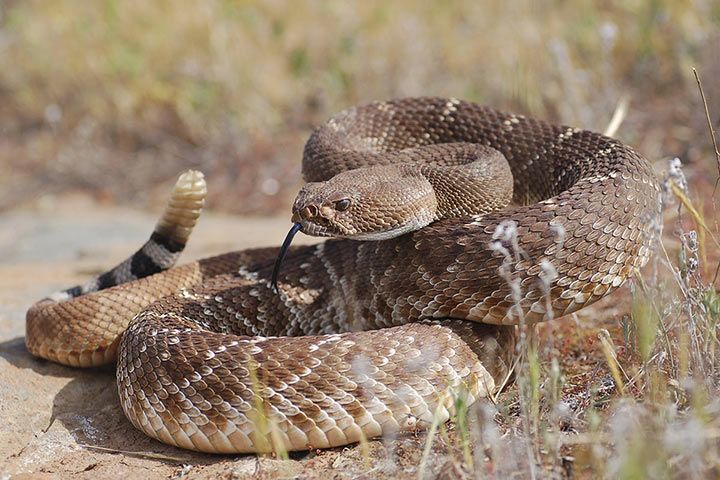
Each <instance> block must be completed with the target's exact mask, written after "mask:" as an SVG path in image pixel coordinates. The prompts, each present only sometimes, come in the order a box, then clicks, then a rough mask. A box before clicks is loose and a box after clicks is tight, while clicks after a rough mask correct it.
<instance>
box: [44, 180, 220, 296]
mask: <svg viewBox="0 0 720 480" xmlns="http://www.w3.org/2000/svg"><path fill="white" fill-rule="evenodd" d="M206 196H207V186H206V184H205V177H204V176H203V174H202V172H199V171H197V170H188V171H186V172H184V173H183V174H182V175H180V177H179V178H178V180H177V182H176V183H175V186H174V187H173V190H172V192H171V194H170V199H169V200H168V203H167V206H166V207H165V211H164V212H163V214H162V216H161V217H160V220H158V222H157V224H156V225H155V229H154V230H153V233H152V235H150V239H149V240H148V241H147V242H145V244H144V245H143V246H142V247H141V248H140V249H139V250H138V251H137V252H135V253H133V254H132V255H131V256H130V257H128V258H127V259H126V260H124V261H123V262H121V263H120V264H118V265H117V266H116V267H114V268H112V269H110V270H108V271H107V272H105V273H102V274H100V275H98V276H97V277H95V278H93V279H91V280H89V281H88V282H87V283H85V284H83V285H77V286H75V287H71V288H68V289H65V290H62V291H60V292H56V293H54V294H52V295H50V296H49V297H48V298H49V299H50V300H53V301H55V302H62V301H66V300H70V299H72V298H75V297H79V296H81V295H85V294H86V293H91V292H97V291H99V290H103V289H105V288H110V287H113V286H115V285H119V284H121V283H125V282H129V281H132V280H137V279H139V278H143V277H147V276H149V275H153V274H155V273H158V272H161V271H163V270H167V269H168V268H170V267H172V266H173V265H174V264H175V262H176V261H177V259H178V257H180V254H181V253H182V251H183V249H184V248H185V245H186V243H187V240H188V237H190V233H191V232H192V230H193V227H194V226H195V223H196V222H197V219H198V217H199V216H200V213H201V212H202V208H203V206H204V205H205V197H206Z"/></svg>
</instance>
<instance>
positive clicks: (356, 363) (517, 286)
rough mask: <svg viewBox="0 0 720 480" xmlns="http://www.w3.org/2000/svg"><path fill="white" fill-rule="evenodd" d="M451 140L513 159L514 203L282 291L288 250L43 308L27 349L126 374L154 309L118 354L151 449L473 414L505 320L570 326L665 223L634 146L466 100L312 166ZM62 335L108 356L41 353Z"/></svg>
mask: <svg viewBox="0 0 720 480" xmlns="http://www.w3.org/2000/svg"><path fill="white" fill-rule="evenodd" d="M447 142H466V143H479V144H481V145H486V146H490V147H492V148H494V149H496V150H498V151H499V152H501V153H502V154H503V155H504V156H505V158H506V159H507V161H508V163H509V165H510V168H511V169H512V173H513V177H514V194H513V202H514V205H513V206H510V207H507V208H504V209H502V210H500V211H497V212H491V213H488V214H486V215H484V216H476V217H462V218H448V219H443V220H440V221H437V222H435V223H433V224H431V225H429V226H427V227H425V228H422V229H420V230H418V231H415V232H412V233H409V234H406V235H402V236H400V237H396V238H392V239H388V240H383V241H372V242H362V241H354V240H329V241H327V242H326V243H324V244H320V245H316V246H303V247H296V248H294V249H292V250H291V251H290V252H289V253H288V255H287V257H286V259H285V263H284V265H283V269H282V272H281V274H280V277H279V289H280V292H279V295H275V294H274V293H273V292H272V290H271V288H270V275H271V272H272V266H273V262H274V260H275V256H276V254H277V249H261V250H248V251H243V252H236V253H230V254H226V255H223V256H220V257H215V258H211V259H206V260H201V261H199V262H196V263H193V264H190V265H186V266H183V267H179V268H174V269H170V270H168V271H166V272H163V273H160V274H156V275H153V276H151V277H148V278H145V279H142V280H138V281H135V282H131V283H127V284H123V285H119V286H116V287H112V288H109V289H107V290H103V291H100V292H95V293H90V294H87V295H83V296H80V297H78V298H75V299H73V300H70V301H66V302H63V303H52V302H50V303H48V302H49V301H44V302H41V303H39V304H37V305H36V306H34V307H33V308H31V310H30V311H29V312H28V333H27V335H28V337H29V338H33V340H29V341H28V348H30V349H31V351H32V352H33V353H34V354H37V355H41V356H45V357H46V358H51V359H53V360H55V361H60V362H61V363H68V364H82V365H91V364H94V363H98V362H97V360H105V361H108V360H111V359H112V358H114V356H115V355H114V353H115V347H116V346H117V344H118V340H117V335H118V334H119V332H121V331H122V330H124V329H125V328H126V326H127V325H128V323H130V322H131V319H132V318H133V316H135V314H137V317H136V318H135V319H134V320H132V322H131V323H130V325H129V327H127V331H126V332H125V334H124V335H123V336H122V340H120V341H119V345H120V346H119V351H118V354H117V374H118V389H119V392H120V398H121V403H122V406H123V409H124V411H125V413H126V415H127V416H128V418H129V419H130V421H131V422H132V423H133V424H134V425H135V426H136V427H138V428H139V429H141V430H142V431H144V432H145V433H147V434H148V435H150V436H152V437H154V438H157V439H159V440H161V441H163V442H166V443H169V444H172V445H177V446H179V447H183V448H189V449H194V450H200V451H207V452H255V451H264V450H271V449H278V448H285V449H288V450H302V449H307V448H322V447H329V446H338V445H343V444H346V443H349V442H353V441H357V440H359V439H361V438H363V437H372V436H376V435H383V434H387V433H390V432H394V431H398V430H412V429H416V428H420V427H423V426H425V425H427V424H428V423H429V422H431V421H432V418H433V415H434V414H435V415H437V416H438V417H439V418H440V419H446V418H448V416H449V415H450V414H451V413H452V395H453V393H455V394H456V393H457V391H458V389H459V388H461V387H462V388H463V389H465V390H466V391H467V392H468V395H469V398H470V400H471V401H472V400H473V399H476V398H479V397H482V396H485V395H487V394H488V393H489V392H491V391H492V390H493V389H494V388H495V385H496V382H495V380H496V379H497V378H498V377H499V376H500V375H502V374H503V373H504V372H506V371H507V360H506V359H507V358H508V355H509V354H510V353H511V351H512V344H513V334H512V332H513V330H512V327H508V326H504V325H515V324H518V323H519V322H520V321H521V320H522V319H524V320H525V321H541V320H545V319H548V318H551V317H559V316H562V315H565V314H567V313H570V312H573V311H576V310H578V309H579V308H582V307H583V306H585V305H588V304H590V303H592V302H594V301H596V300H598V299H599V298H601V297H603V296H604V295H607V294H608V293H609V292H610V291H612V290H614V289H615V288H617V287H618V286H620V285H621V284H622V283H623V281H624V280H625V279H626V278H627V277H628V276H630V275H632V274H633V273H634V272H635V271H636V270H637V269H638V268H640V267H641V266H643V265H644V264H645V263H646V262H647V260H648V257H649V255H650V250H651V246H652V242H653V239H654V237H655V235H656V231H657V225H658V222H659V214H660V203H659V187H658V184H657V181H656V179H655V176H654V174H653V171H652V169H651V167H650V165H649V164H648V162H647V161H646V160H645V159H643V158H642V157H641V156H640V155H638V154H637V153H636V152H634V151H633V150H632V149H631V148H629V147H627V146H625V145H623V144H621V143H620V142H618V141H616V140H613V139H610V138H606V137H603V136H601V135H599V134H595V133H592V132H588V131H583V130H577V129H572V128H567V127H563V126H558V125H551V124H548V123H545V122H542V121H538V120H533V119H529V118H524V117H521V116H515V115H510V114H506V113H501V112H497V111H495V110H491V109H488V108H485V107H481V106H478V105H475V104H471V103H466V102H461V101H457V100H454V99H437V98H417V99H404V100H394V101H390V102H382V103H374V104H370V105H367V106H363V107H358V108H354V109H351V110H348V111H346V112H343V113H341V114H339V115H337V116H336V117H334V118H333V119H331V120H330V121H329V122H328V123H327V124H326V125H324V126H322V127H320V128H319V129H318V130H317V131H316V132H315V133H314V134H313V136H312V137H311V138H310V140H309V141H308V143H307V145H306V149H305V156H304V160H303V164H304V169H305V173H306V175H307V176H308V177H309V178H320V175H316V174H314V173H313V172H314V171H315V170H319V171H322V172H324V175H326V176H328V177H329V176H332V175H333V174H335V173H339V172H340V171H344V170H346V169H348V168H352V167H354V166H356V165H358V164H360V165H363V164H366V163H367V162H368V161H369V157H370V156H372V157H373V158H374V159H377V158H380V159H381V161H382V158H384V157H383V156H382V155H380V156H379V157H378V156H377V155H372V153H374V152H378V151H383V150H386V149H398V148H410V147H415V146H419V145H420V146H421V145H425V144H427V143H447ZM178 289H180V291H179V293H174V294H171V292H173V291H177V290H178ZM155 300H156V301H155ZM153 301H154V303H151V302H153ZM453 319H457V320H453ZM422 320H436V321H437V324H426V323H422V322H419V321H422ZM458 320H464V321H458ZM468 320H470V321H468ZM53 324H58V325H62V327H59V328H62V329H66V330H68V329H69V330H73V329H74V330H75V331H77V332H78V334H80V335H82V332H83V331H89V332H103V333H102V334H99V335H96V337H102V338H101V340H102V342H100V344H99V345H94V343H95V340H94V337H93V339H86V340H84V341H81V340H78V341H77V344H75V345H73V346H70V347H69V348H68V346H67V345H65V344H63V345H52V342H53V339H49V340H44V341H43V342H44V343H43V342H40V343H42V344H43V345H45V346H44V347H43V348H34V347H31V345H36V342H35V340H34V337H36V336H42V335H43V334H45V333H47V330H46V329H47V328H51V326H52V325H53ZM488 324H495V325H488ZM68 325H71V326H68ZM78 325H83V326H82V327H81V326H78ZM111 325H112V326H111ZM44 327H45V328H46V329H44ZM106 331H109V332H110V333H104V332H106ZM48 345H50V346H48ZM63 349H64V350H63ZM94 349H98V350H99V351H101V352H102V354H101V355H97V356H96V355H95V354H94V353H92V352H93V351H94Z"/></svg>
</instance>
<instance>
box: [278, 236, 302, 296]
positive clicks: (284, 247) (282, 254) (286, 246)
mask: <svg viewBox="0 0 720 480" xmlns="http://www.w3.org/2000/svg"><path fill="white" fill-rule="evenodd" d="M301 229H302V225H301V224H299V223H293V225H292V227H290V231H289V232H288V233H287V235H286V236H285V241H284V242H283V244H282V247H280V252H278V257H277V260H275V267H274V268H273V272H272V278H271V279H270V285H271V286H272V289H273V291H274V292H275V293H278V288H277V279H278V274H279V273H280V265H281V264H282V261H283V258H285V254H286V253H287V251H288V249H289V248H290V243H292V240H293V237H294V236H295V234H296V233H297V232H299V231H300V230H301Z"/></svg>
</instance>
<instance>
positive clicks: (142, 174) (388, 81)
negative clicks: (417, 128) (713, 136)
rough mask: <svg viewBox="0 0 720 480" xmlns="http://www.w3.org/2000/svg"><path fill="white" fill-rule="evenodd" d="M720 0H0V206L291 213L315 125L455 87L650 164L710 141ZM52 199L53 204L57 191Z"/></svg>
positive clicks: (719, 58)
mask: <svg viewBox="0 0 720 480" xmlns="http://www.w3.org/2000/svg"><path fill="white" fill-rule="evenodd" d="M719 26H720V2H717V1H716V0H695V1H683V0H617V1H615V0H577V1H567V0H517V1H515V0H514V1H491V2H464V1H456V0H451V1H444V2H415V1H411V0H399V1H393V2H387V1H364V2H331V1H319V0H318V1H297V2H285V1H280V0H268V1H262V2H259V1H257V2H256V1H229V0H207V1H202V2H194V1H169V0H167V1H161V0H160V1H158V0H156V1H151V2H147V1H141V0H102V1H99V0H98V1H91V2H84V1H75V0H4V1H3V0H0V169H2V175H0V210H1V209H8V208H11V207H13V206H16V205H19V204H24V203H27V202H32V201H35V200H36V199H38V198H40V197H41V196H44V197H47V198H55V196H56V195H58V194H62V193H67V192H77V191H85V192H90V193H91V194H92V195H94V196H95V197H96V199H97V200H99V201H107V202H119V203H123V204H128V205H132V206H136V207H144V206H151V205H152V206H155V205H156V204H158V203H161V202H162V201H163V199H164V195H165V193H166V190H167V188H168V184H169V181H170V179H171V178H174V177H175V176H176V175H177V174H178V173H179V172H180V171H181V170H183V169H185V168H188V167H195V168H200V169H202V170H203V171H205V173H206V174H207V175H208V177H209V184H210V191H211V197H210V202H211V203H210V205H211V207H212V208H215V209H224V210H228V211H234V212H238V213H244V214H266V213H273V212H283V213H284V212H286V211H287V210H288V209H289V205H290V203H291V199H292V197H293V196H294V193H295V192H296V190H297V188H298V186H299V184H300V174H299V168H300V158H301V153H302V145H303V143H304V141H305V140H306V138H307V136H308V135H309V133H310V132H311V130H312V128H313V126H315V125H317V124H318V123H320V122H322V121H324V120H325V119H326V118H327V117H328V116H330V115H331V114H333V113H334V112H337V111H339V110H341V109H343V108H345V107H348V106H350V105H352V104H356V103H358V102H365V101H369V100H375V99H384V98H388V97H395V96H408V95H452V96H457V97H461V98H465V99H469V100H475V101H478V102H482V103H486V104H490V105H493V106H495V107H497V108H501V109H508V110H513V111H516V112H520V113H526V114H532V115H536V116H540V117H545V118H548V119H550V120H556V121H561V122H563V123H566V124H572V125H576V126H581V127H585V128H592V129H596V130H603V129H604V128H605V126H606V125H607V123H608V121H609V119H610V117H611V115H612V113H613V111H614V109H615V107H616V105H617V103H618V102H619V101H620V100H621V99H622V98H624V97H625V98H628V99H629V101H630V104H629V105H630V107H629V113H628V116H627V119H626V122H625V123H624V124H623V127H622V128H621V130H620V132H619V133H618V135H617V136H619V137H620V138H622V139H623V140H625V141H627V142H629V143H631V144H633V145H635V146H636V147H638V148H639V149H640V150H641V151H642V152H643V153H645V154H646V155H647V156H648V157H649V158H651V159H659V158H661V157H664V156H674V155H679V156H681V157H682V158H683V160H684V161H686V162H693V161H695V160H697V159H698V158H699V156H700V154H699V153H698V149H701V148H707V145H708V138H707V131H706V129H705V127H704V123H703V122H704V117H703V116H702V115H698V114H697V113H698V112H699V111H700V110H698V106H699V96H698V94H697V89H696V86H695V81H694V78H693V76H692V71H691V67H693V66H696V67H697V68H698V70H699V71H700V73H701V75H702V76H703V78H704V79H705V88H706V91H707V94H708V97H709V99H710V101H711V105H710V107H711V111H713V112H720V108H718V103H720V83H719V82H718V81H717V79H718V78H719V77H720V53H719V52H720V34H719V33H718V32H719V31H720V29H719V28H718V27H719ZM48 196H49V197H48Z"/></svg>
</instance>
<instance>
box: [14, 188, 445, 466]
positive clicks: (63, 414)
mask: <svg viewBox="0 0 720 480" xmlns="http://www.w3.org/2000/svg"><path fill="white" fill-rule="evenodd" d="M157 213H158V212H147V213H140V212H137V211H132V210H129V209H122V208H117V207H110V206H103V205H99V204H98V203H97V202H95V201H93V200H92V199H90V198H89V197H85V196H80V195H76V196H65V197H62V198H54V197H46V198H41V199H39V200H38V201H36V202H34V203H32V204H29V205H25V206H24V207H22V208H19V209H15V210H14V211H12V212H9V213H6V214H3V215H2V216H0V259H2V260H1V261H0V425H3V427H2V430H1V431H0V439H1V440H0V479H6V478H17V479H21V478H69V477H72V478H92V479H97V478H139V477H142V478H233V479H240V478H278V477H280V478H283V477H295V476H298V475H300V476H302V477H303V478H362V477H365V478H377V477H378V476H380V477H386V478H403V477H407V478H415V477H416V475H417V465H418V463H419V460H420V456H421V454H422V449H423V445H424V439H423V437H422V436H418V437H415V436H409V437H406V438H401V439H395V440H392V441H388V440H386V441H385V442H383V441H373V442H370V443H369V445H368V448H369V452H367V453H369V455H368V454H367V453H366V454H363V452H361V451H360V449H359V448H358V447H349V448H344V449H336V450H330V451H324V452H310V453H305V454H300V455H293V456H291V459H289V460H275V459H272V458H257V457H255V456H234V457H233V456H213V455H202V454H194V453H191V452H186V451H182V450H179V449H175V448H172V447H167V446H165V445H163V444H161V443H159V442H157V441H154V440H151V439H149V438H147V437H145V435H143V434H142V433H140V432H139V431H137V430H135V428H134V427H133V426H132V425H131V424H130V423H129V422H128V421H127V420H126V419H125V417H124V414H123V412H122V410H121V408H120V404H119V401H118V397H117V391H116V387H115V374H114V371H113V369H112V368H107V369H101V370H83V369H74V368H69V367H64V366H61V365H56V364H54V363H51V362H47V361H44V360H39V359H37V358H34V357H32V356H31V355H30V354H29V353H28V352H27V350H26V349H25V343H24V333H25V330H24V329H25V311H26V310H27V308H28V307H29V306H30V305H31V304H32V303H33V302H34V301H36V300H38V299H40V298H42V297H43V296H45V295H47V294H48V293H50V292H53V291H55V290H58V289H61V288H64V287H67V286H70V285H74V284H77V283H78V282H81V281H83V280H84V279H86V278H87V277H88V276H89V275H91V274H93V273H96V272H99V271H102V270H104V269H105V268H106V267H108V266H110V265H112V264H114V263H115V262H116V261H119V260H121V259H122V258H124V257H125V256H126V255H128V253H130V252H132V251H134V249H135V248H136V247H137V246H139V245H140V244H141V243H142V242H143V241H144V240H145V239H146V238H147V235H148V234H149V232H150V231H151V230H152V226H153V225H154V222H155V219H156V216H157ZM288 225H289V223H288V219H287V218H271V219H257V218H235V217H230V216H223V215H217V214H212V213H209V214H206V215H204V216H203V218H202V219H201V220H200V222H199V225H198V227H197V228H196V232H195V234H194V236H193V238H192V240H191V242H190V245H189V246H188V249H187V250H186V253H185V254H184V257H183V261H188V260H192V259H196V258H201V257H204V256H208V255H212V254H216V253H220V252H225V251H229V250H231V249H240V248H248V247H253V246H260V245H267V244H277V243H280V242H281V241H282V239H283V237H284V235H285V232H286V230H287V227H288ZM298 240H300V241H303V240H304V241H306V242H311V241H314V240H312V239H300V238H298ZM438 452H439V453H437V455H440V456H438V457H437V458H435V457H436V452H433V453H432V456H431V457H430V460H431V461H430V462H429V464H428V465H429V467H430V468H429V471H430V472H431V473H432V472H434V473H437V472H438V471H439V470H440V469H441V468H443V465H444V463H445V459H444V457H442V448H440V449H438Z"/></svg>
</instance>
